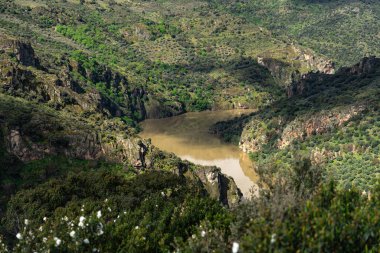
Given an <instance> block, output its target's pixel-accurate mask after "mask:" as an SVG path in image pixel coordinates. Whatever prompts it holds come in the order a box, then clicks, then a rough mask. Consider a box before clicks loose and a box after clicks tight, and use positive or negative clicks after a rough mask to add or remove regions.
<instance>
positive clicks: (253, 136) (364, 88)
mask: <svg viewBox="0 0 380 253" xmlns="http://www.w3.org/2000/svg"><path fill="white" fill-rule="evenodd" d="M369 61H372V63H371V66H372V67H371V68H372V70H371V71H370V72H369V73H359V74H358V73H350V72H352V71H354V70H355V69H357V68H358V67H359V66H365V62H367V63H368V62H369ZM379 70H380V68H379V59H375V58H370V59H367V60H363V61H362V62H361V64H357V65H355V66H353V67H352V68H343V69H341V70H340V71H339V72H338V73H337V74H335V75H323V74H310V75H309V76H308V77H306V78H305V79H304V80H303V82H301V83H299V84H298V85H299V86H302V94H299V95H296V96H294V97H292V98H291V99H284V100H281V101H278V102H277V103H275V104H273V105H271V106H270V107H266V108H264V109H263V110H261V111H259V112H257V113H255V114H253V115H251V116H250V117H245V118H241V119H239V120H237V121H230V122H222V123H219V124H217V125H216V126H215V127H214V129H213V130H214V131H215V132H217V133H219V134H220V135H222V136H223V137H224V138H225V139H226V140H227V141H231V140H239V141H241V145H242V146H244V143H247V144H250V143H252V144H253V145H252V146H251V147H250V148H251V150H248V151H250V152H251V157H252V159H253V160H254V161H255V163H256V165H257V167H258V168H259V169H260V168H266V167H267V166H272V165H275V166H276V167H277V168H278V169H280V170H281V169H285V170H286V167H289V166H290V164H292V162H293V161H294V160H296V159H297V157H294V156H293V155H292V152H293V151H294V150H297V151H298V152H301V153H303V154H304V155H307V156H309V157H310V159H311V160H312V161H313V162H314V163H318V164H323V166H324V168H325V174H326V177H333V178H334V179H335V180H336V181H337V182H338V185H339V187H344V188H346V189H349V188H351V186H352V185H354V186H355V187H357V188H359V189H361V190H366V191H371V190H372V189H373V188H374V187H375V185H376V182H377V180H378V179H379V175H380V174H379V173H380V171H379V158H380V156H379V154H380V152H379V144H380V142H379V141H380V139H379V131H380V129H379V120H380V116H379V105H380V104H379V90H380V89H379V88H380V87H379V76H380V74H379V73H380V72H379ZM243 129H244V130H243ZM241 135H242V137H241V139H240V136H241Z"/></svg>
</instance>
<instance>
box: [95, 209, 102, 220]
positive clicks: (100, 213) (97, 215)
mask: <svg viewBox="0 0 380 253" xmlns="http://www.w3.org/2000/svg"><path fill="white" fill-rule="evenodd" d="M96 217H98V219H100V218H101V217H102V211H100V210H99V211H98V212H97V213H96Z"/></svg>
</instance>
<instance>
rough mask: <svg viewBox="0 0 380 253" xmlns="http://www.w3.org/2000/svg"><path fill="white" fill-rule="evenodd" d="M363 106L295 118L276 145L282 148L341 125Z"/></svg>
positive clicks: (360, 110)
mask: <svg viewBox="0 0 380 253" xmlns="http://www.w3.org/2000/svg"><path fill="white" fill-rule="evenodd" d="M365 108H366V107H365V106H364V105H353V106H349V107H344V108H337V109H334V110H331V111H321V112H318V113H316V114H313V115H305V116H303V117H301V118H297V119H295V120H293V121H292V122H290V123H288V124H287V125H286V127H285V129H284V130H283V131H282V134H281V137H280V139H279V140H278V142H277V147H278V148H280V149H283V148H285V147H287V146H289V145H290V143H292V142H293V141H295V140H304V139H305V138H307V137H310V136H312V135H316V134H323V133H326V132H328V131H331V130H333V129H335V128H338V127H341V126H342V125H343V124H344V123H345V122H347V121H349V120H350V119H352V118H353V117H355V116H356V115H359V114H360V113H361V112H363V111H364V110H365Z"/></svg>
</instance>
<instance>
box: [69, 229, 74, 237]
mask: <svg viewBox="0 0 380 253" xmlns="http://www.w3.org/2000/svg"><path fill="white" fill-rule="evenodd" d="M70 237H71V238H75V231H74V230H73V231H71V232H70Z"/></svg>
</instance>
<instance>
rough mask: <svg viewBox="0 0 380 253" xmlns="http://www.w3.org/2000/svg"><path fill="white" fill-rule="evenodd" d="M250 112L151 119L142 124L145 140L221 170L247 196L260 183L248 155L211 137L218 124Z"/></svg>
mask: <svg viewBox="0 0 380 253" xmlns="http://www.w3.org/2000/svg"><path fill="white" fill-rule="evenodd" d="M249 112H250V111H249V110H229V111H205V112H191V113H186V114H182V115H180V116H175V117H170V118H164V119H149V120H145V121H144V122H142V123H141V126H142V128H143V131H142V132H141V133H140V135H141V137H142V138H145V139H148V138H150V139H151V140H152V144H153V145H155V146H156V147H158V148H160V149H162V150H165V151H168V152H172V153H174V154H176V155H177V156H179V157H180V158H182V159H184V160H188V161H190V162H193V163H195V164H199V165H207V166H217V167H220V168H221V169H222V172H223V173H224V174H227V175H229V176H231V177H233V178H234V180H235V182H236V184H237V185H238V187H239V188H240V189H241V191H242V192H243V194H244V196H248V195H249V190H250V188H251V187H252V186H254V185H255V182H257V179H258V177H257V175H256V173H255V172H254V170H253V168H252V162H251V161H250V159H249V157H248V155H247V154H245V153H243V152H242V151H241V150H240V149H239V148H238V147H237V146H236V145H233V144H230V143H225V142H223V141H222V140H220V139H219V138H218V137H216V136H215V135H213V134H211V133H209V129H210V127H211V126H212V125H213V124H215V123H216V122H218V121H222V120H227V119H232V118H234V117H237V116H241V115H242V114H247V113H249Z"/></svg>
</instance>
